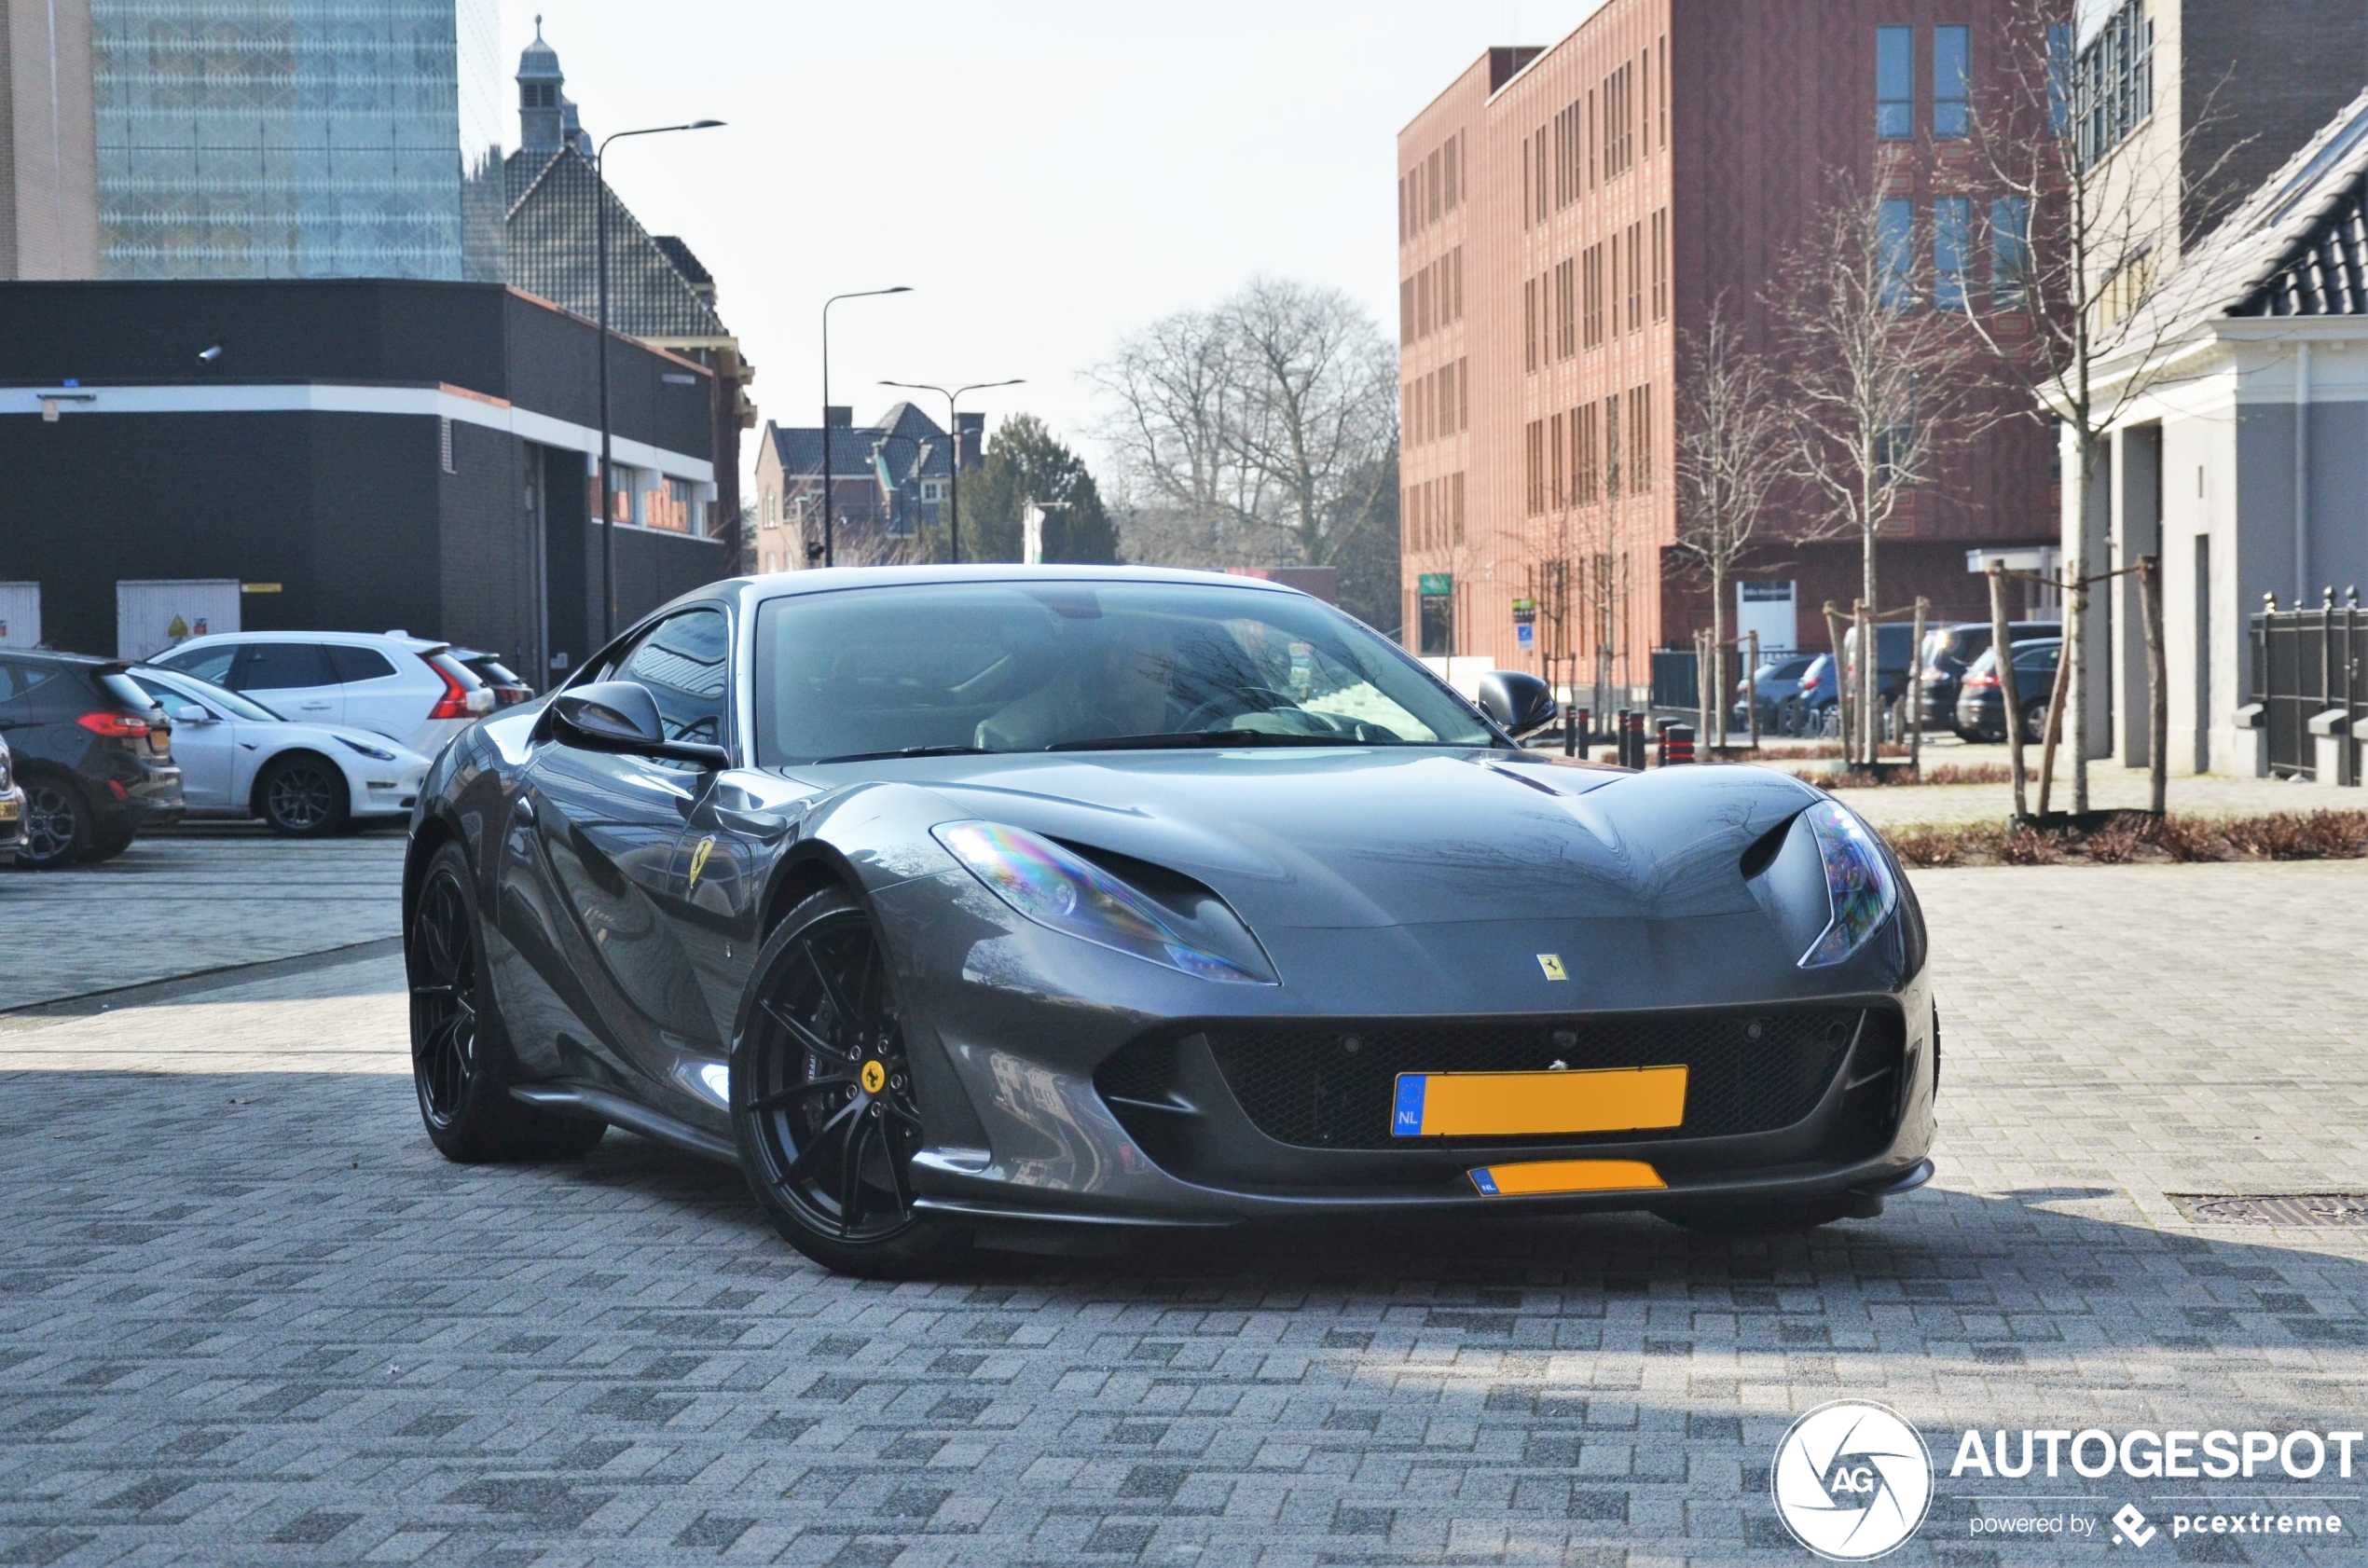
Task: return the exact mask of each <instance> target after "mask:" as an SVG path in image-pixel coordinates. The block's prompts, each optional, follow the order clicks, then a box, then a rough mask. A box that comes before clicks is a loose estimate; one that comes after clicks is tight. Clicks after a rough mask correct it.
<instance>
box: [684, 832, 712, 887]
mask: <svg viewBox="0 0 2368 1568" xmlns="http://www.w3.org/2000/svg"><path fill="white" fill-rule="evenodd" d="M714 853H715V835H714V834H713V833H709V835H708V836H707V837H705V838H703V839H701V840H699V846H698V847H697V848H696V849H694V850H692V851H691V880H690V881H689V882H688V883H686V884H684V886H683V888H682V890H683V891H684V892H685V893H687V892H689V891H691V889H692V888H694V887H697V886H698V885H699V873H701V872H703V871H705V870H707V858H708V857H709V855H712V854H714Z"/></svg>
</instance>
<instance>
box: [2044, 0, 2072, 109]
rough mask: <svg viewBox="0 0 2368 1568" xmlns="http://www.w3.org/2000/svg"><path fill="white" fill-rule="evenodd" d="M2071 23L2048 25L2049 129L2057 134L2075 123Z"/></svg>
mask: <svg viewBox="0 0 2368 1568" xmlns="http://www.w3.org/2000/svg"><path fill="white" fill-rule="evenodd" d="M2072 38H2073V33H2072V23H2071V22H2068V21H2051V22H2049V23H2048V24H2047V128H2048V129H2049V130H2050V131H2054V132H2055V133H2056V134H2057V135H2058V136H2061V135H2062V134H2063V133H2064V127H2065V126H2067V125H2069V124H2071V123H2072V72H2073V69H2074V67H2073V63H2072Z"/></svg>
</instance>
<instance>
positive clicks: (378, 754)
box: [337, 736, 394, 763]
mask: <svg viewBox="0 0 2368 1568" xmlns="http://www.w3.org/2000/svg"><path fill="white" fill-rule="evenodd" d="M337 741H338V743H339V744H340V745H342V746H344V747H345V749H346V750H349V751H359V752H361V753H362V754H363V755H364V756H365V757H367V758H369V759H370V760H371V761H372V762H374V763H391V762H392V761H394V753H393V752H392V751H381V750H379V748H377V747H375V746H365V745H363V744H362V743H361V742H360V741H358V740H348V739H346V737H345V736H337Z"/></svg>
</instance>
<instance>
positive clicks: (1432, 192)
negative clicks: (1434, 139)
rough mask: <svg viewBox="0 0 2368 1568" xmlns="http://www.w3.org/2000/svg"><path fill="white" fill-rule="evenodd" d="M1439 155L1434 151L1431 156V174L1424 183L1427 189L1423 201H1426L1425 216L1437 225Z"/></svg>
mask: <svg viewBox="0 0 2368 1568" xmlns="http://www.w3.org/2000/svg"><path fill="white" fill-rule="evenodd" d="M1423 185H1424V187H1425V188H1424V191H1423V199H1424V201H1425V215H1426V216H1427V218H1428V220H1429V221H1430V222H1432V223H1437V222H1439V154H1438V153H1437V152H1436V151H1434V152H1433V153H1432V154H1431V163H1430V174H1429V177H1428V178H1426V179H1425V180H1424V181H1423Z"/></svg>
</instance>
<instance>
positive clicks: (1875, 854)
mask: <svg viewBox="0 0 2368 1568" xmlns="http://www.w3.org/2000/svg"><path fill="white" fill-rule="evenodd" d="M1804 815H1806V816H1807V817H1808V818H1809V827H1810V832H1812V833H1814V834H1815V835H1816V837H1817V854H1818V858H1819V859H1820V860H1823V861H1824V864H1825V892H1826V895H1827V897H1829V898H1830V899H1831V900H1832V901H1833V906H1834V917H1833V919H1832V920H1831V921H1829V922H1828V923H1827V924H1826V927H1825V929H1824V932H1823V933H1822V934H1820V935H1819V937H1818V938H1817V940H1816V941H1815V942H1810V944H1809V951H1808V952H1806V953H1804V954H1802V955H1801V959H1800V967H1801V968H1802V969H1805V970H1821V969H1824V968H1825V967H1826V966H1827V965H1829V964H1838V963H1840V962H1841V961H1842V960H1843V959H1844V958H1847V957H1849V956H1851V955H1852V954H1853V953H1855V952H1857V951H1858V948H1859V944H1860V943H1861V942H1865V940H1866V939H1867V938H1868V937H1870V936H1872V935H1873V934H1874V932H1875V928H1877V927H1879V926H1880V925H1881V924H1882V923H1883V921H1884V920H1885V919H1887V918H1889V917H1890V915H1891V912H1892V911H1893V909H1895V908H1897V907H1898V906H1899V884H1898V883H1897V882H1896V881H1895V880H1893V876H1892V873H1891V862H1890V861H1889V860H1885V859H1884V857H1883V851H1882V847H1881V846H1879V845H1878V844H1877V843H1876V842H1875V835H1874V833H1873V832H1871V831H1869V830H1868V828H1867V826H1866V824H1865V823H1864V822H1862V821H1860V820H1859V819H1858V818H1855V817H1853V816H1852V815H1851V814H1850V813H1849V812H1847V811H1845V810H1843V809H1842V807H1841V806H1840V805H1838V804H1836V803H1835V802H1833V801H1820V802H1818V803H1817V804H1816V805H1812V806H1810V808H1809V810H1808V811H1807V812H1806V813H1805V814H1804Z"/></svg>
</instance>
